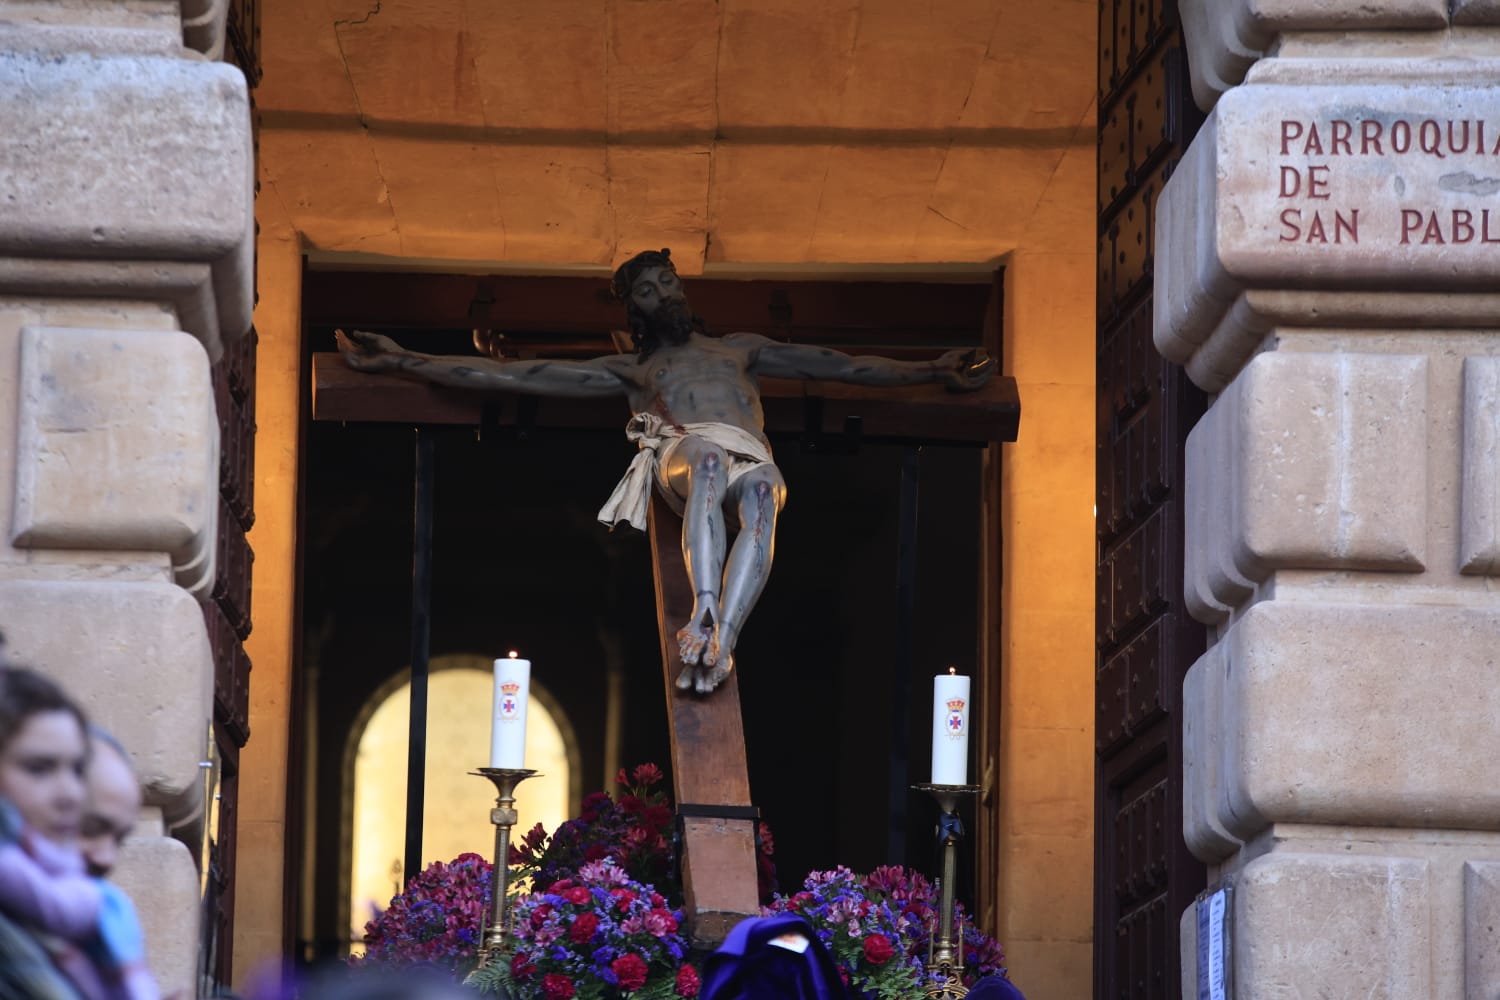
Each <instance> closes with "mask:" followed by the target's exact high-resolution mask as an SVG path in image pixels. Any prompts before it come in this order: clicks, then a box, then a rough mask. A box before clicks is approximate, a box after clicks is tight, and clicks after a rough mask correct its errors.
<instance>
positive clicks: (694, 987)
mask: <svg viewBox="0 0 1500 1000" xmlns="http://www.w3.org/2000/svg"><path fill="white" fill-rule="evenodd" d="M701 985H702V983H701V981H700V980H699V979H698V970H697V969H695V968H693V967H692V966H691V965H684V966H683V967H682V968H680V969H678V970H677V995H678V996H680V997H695V996H697V995H698V987H699V986H701Z"/></svg>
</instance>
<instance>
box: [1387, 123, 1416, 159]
mask: <svg viewBox="0 0 1500 1000" xmlns="http://www.w3.org/2000/svg"><path fill="white" fill-rule="evenodd" d="M1408 149H1411V123H1410V122H1397V123H1396V124H1394V125H1392V126H1391V152H1393V153H1404V152H1406V151H1407V150H1408Z"/></svg>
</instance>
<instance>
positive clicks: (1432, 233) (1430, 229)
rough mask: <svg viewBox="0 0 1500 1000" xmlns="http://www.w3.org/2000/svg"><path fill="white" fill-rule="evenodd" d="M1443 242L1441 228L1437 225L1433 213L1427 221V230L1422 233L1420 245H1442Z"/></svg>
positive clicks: (1435, 214) (1435, 215) (1435, 216)
mask: <svg viewBox="0 0 1500 1000" xmlns="http://www.w3.org/2000/svg"><path fill="white" fill-rule="evenodd" d="M1445 242H1446V241H1445V240H1444V239H1443V227H1442V226H1439V225H1438V221H1437V213H1436V212H1433V213H1432V215H1431V216H1429V217H1428V219H1427V230H1426V231H1425V232H1424V233H1422V245H1423V246H1426V245H1427V244H1429V243H1438V244H1442V243H1445Z"/></svg>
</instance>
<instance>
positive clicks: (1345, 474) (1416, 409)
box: [1232, 352, 1427, 578]
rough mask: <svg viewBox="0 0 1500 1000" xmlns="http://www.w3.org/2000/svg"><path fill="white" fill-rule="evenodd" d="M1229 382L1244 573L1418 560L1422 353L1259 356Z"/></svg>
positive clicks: (1422, 496)
mask: <svg viewBox="0 0 1500 1000" xmlns="http://www.w3.org/2000/svg"><path fill="white" fill-rule="evenodd" d="M1236 389H1237V390H1238V392H1237V393H1236V395H1237V397H1238V399H1237V402H1238V403H1239V406H1238V413H1236V414H1235V417H1236V418H1237V420H1238V422H1239V428H1238V434H1237V438H1238V443H1239V449H1238V454H1237V455H1235V456H1233V458H1232V460H1233V461H1234V463H1235V465H1236V483H1235V489H1236V493H1237V496H1236V501H1235V504H1234V509H1233V511H1232V515H1233V517H1234V519H1235V529H1236V531H1237V532H1239V541H1238V548H1239V551H1238V552H1237V553H1236V559H1235V561H1236V563H1237V564H1239V565H1240V566H1241V567H1242V568H1243V569H1244V570H1245V571H1246V573H1247V575H1251V576H1255V577H1257V578H1263V577H1264V576H1265V574H1266V572H1268V571H1269V570H1270V569H1273V568H1276V567H1281V566H1307V567H1336V568H1361V569H1392V570H1406V571H1415V570H1421V569H1422V555H1421V553H1422V548H1423V542H1424V539H1425V535H1426V525H1427V476H1426V471H1425V470H1426V468H1427V359H1426V358H1424V357H1413V356H1403V355H1373V354H1367V355H1356V354H1306V353H1300V352H1299V353H1269V354H1261V355H1258V356H1257V357H1256V358H1255V360H1254V361H1253V362H1251V364H1250V365H1248V366H1247V367H1246V368H1245V371H1244V375H1243V379H1242V381H1241V383H1239V384H1238V385H1237V386H1236ZM1392 469H1399V470H1400V474H1399V475H1392V474H1391V470H1392Z"/></svg>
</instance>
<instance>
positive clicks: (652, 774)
mask: <svg viewBox="0 0 1500 1000" xmlns="http://www.w3.org/2000/svg"><path fill="white" fill-rule="evenodd" d="M620 773H621V774H624V773H625V770H624V768H621V769H620ZM634 777H635V783H636V784H637V785H654V784H656V783H657V782H658V781H660V780H661V779H662V773H661V768H659V767H657V766H656V765H655V764H637V765H636V768H635V773H634ZM622 784H623V782H622Z"/></svg>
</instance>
